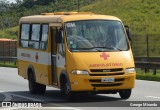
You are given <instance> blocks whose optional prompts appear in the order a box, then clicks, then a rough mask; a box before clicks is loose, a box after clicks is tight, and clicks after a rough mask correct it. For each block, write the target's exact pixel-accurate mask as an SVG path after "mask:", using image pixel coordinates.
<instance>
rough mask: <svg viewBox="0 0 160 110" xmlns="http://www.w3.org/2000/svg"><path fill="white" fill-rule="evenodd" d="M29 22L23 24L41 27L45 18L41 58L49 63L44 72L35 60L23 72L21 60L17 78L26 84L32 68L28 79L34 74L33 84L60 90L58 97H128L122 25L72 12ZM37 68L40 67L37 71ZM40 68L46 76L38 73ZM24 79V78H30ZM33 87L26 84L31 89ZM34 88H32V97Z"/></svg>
mask: <svg viewBox="0 0 160 110" xmlns="http://www.w3.org/2000/svg"><path fill="white" fill-rule="evenodd" d="M32 17H33V18H34V19H35V21H28V20H32V19H31V18H32ZM32 17H30V18H29V19H27V18H25V19H27V20H26V21H27V22H30V23H32V22H33V23H38V21H39V23H40V24H41V22H42V21H40V20H36V19H44V18H45V19H44V20H46V22H45V21H43V23H45V24H48V40H47V44H48V45H47V46H46V51H43V53H47V55H48V56H43V58H44V57H49V58H48V59H50V60H48V63H47V64H45V65H44V66H43V64H40V62H38V61H36V60H35V62H34V63H33V61H32V63H30V62H28V61H27V62H26V61H25V64H24V65H25V67H22V65H23V63H21V62H22V60H23V58H21V60H19V64H21V66H19V68H18V69H19V75H21V76H22V77H24V76H25V78H29V76H30V75H29V73H27V70H28V68H29V67H30V66H31V67H32V68H34V71H32V70H31V71H32V72H31V73H34V75H32V77H34V78H32V79H35V80H34V82H35V83H36V84H41V86H42V85H43V86H46V85H49V86H53V87H57V88H60V90H61V93H62V94H64V95H65V96H67V97H72V96H73V95H75V94H78V93H80V92H82V93H91V94H99V93H109V94H116V93H119V94H120V97H121V98H122V99H128V98H129V97H130V96H131V91H132V88H134V83H135V76H136V72H135V65H134V60H133V55H132V50H131V46H130V44H129V39H130V34H129V33H130V32H129V30H125V28H124V26H123V24H122V22H121V20H120V19H118V18H117V17H114V16H107V15H96V14H93V13H75V12H74V13H52V14H51V13H50V14H44V15H40V16H37V17H34V16H32ZM47 19H48V20H49V21H47ZM52 19H53V22H51V20H52ZM21 21H23V19H22V20H21ZM23 22H24V21H23ZM24 24H25V22H24ZM31 34H32V33H30V34H29V35H31ZM20 49H21V51H22V50H23V52H24V51H25V49H26V48H21V47H20ZM30 51H32V52H34V54H35V56H36V55H39V54H40V53H42V52H41V51H39V50H38V48H37V49H27V51H26V52H29V53H31V52H30ZM18 54H19V55H21V53H18ZM35 56H34V58H35ZM30 57H31V56H30ZM37 65H41V68H38V67H39V66H37ZM43 67H45V69H46V71H43V72H42V71H40V72H38V71H39V70H40V69H41V70H42V68H43ZM22 69H23V70H24V71H25V70H26V72H23V70H22ZM24 74H28V77H26V76H27V75H24ZM43 74H45V78H43ZM36 79H37V80H36ZM42 80H43V81H42ZM29 81H30V80H29ZM45 81H46V82H45ZM34 82H33V81H32V82H29V84H31V85H30V87H32V86H33V85H34ZM32 83H33V84H32ZM35 88H38V86H37V87H35ZM35 88H34V87H33V88H30V91H31V93H33V91H32V90H33V89H35ZM44 89H45V87H44ZM44 89H43V91H44ZM38 90H39V91H40V90H41V89H38Z"/></svg>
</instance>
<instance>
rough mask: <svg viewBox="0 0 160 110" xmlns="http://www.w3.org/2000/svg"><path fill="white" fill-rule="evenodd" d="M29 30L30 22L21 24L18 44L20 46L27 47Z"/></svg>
mask: <svg viewBox="0 0 160 110" xmlns="http://www.w3.org/2000/svg"><path fill="white" fill-rule="evenodd" d="M29 30H30V24H22V25H21V33H20V35H21V36H20V46H21V47H24V48H26V47H28V40H29Z"/></svg>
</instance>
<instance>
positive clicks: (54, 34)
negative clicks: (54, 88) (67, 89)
mask: <svg viewBox="0 0 160 110" xmlns="http://www.w3.org/2000/svg"><path fill="white" fill-rule="evenodd" d="M50 30H51V68H52V83H53V85H58V77H57V64H58V60H57V59H58V42H57V40H58V37H59V34H58V32H59V27H58V26H57V25H56V24H52V26H51V27H50Z"/></svg>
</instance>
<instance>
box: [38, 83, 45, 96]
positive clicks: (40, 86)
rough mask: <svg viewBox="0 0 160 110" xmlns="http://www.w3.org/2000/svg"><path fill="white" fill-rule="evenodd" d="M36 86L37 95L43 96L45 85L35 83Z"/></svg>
mask: <svg viewBox="0 0 160 110" xmlns="http://www.w3.org/2000/svg"><path fill="white" fill-rule="evenodd" d="M36 85H37V93H38V94H44V93H45V92H46V85H43V84H39V83H36Z"/></svg>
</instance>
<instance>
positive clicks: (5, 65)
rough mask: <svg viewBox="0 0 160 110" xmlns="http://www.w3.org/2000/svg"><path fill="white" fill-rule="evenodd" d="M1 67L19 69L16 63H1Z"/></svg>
mask: <svg viewBox="0 0 160 110" xmlns="http://www.w3.org/2000/svg"><path fill="white" fill-rule="evenodd" d="M0 67H10V68H17V65H15V63H13V62H12V63H9V62H6V63H2V62H0Z"/></svg>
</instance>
